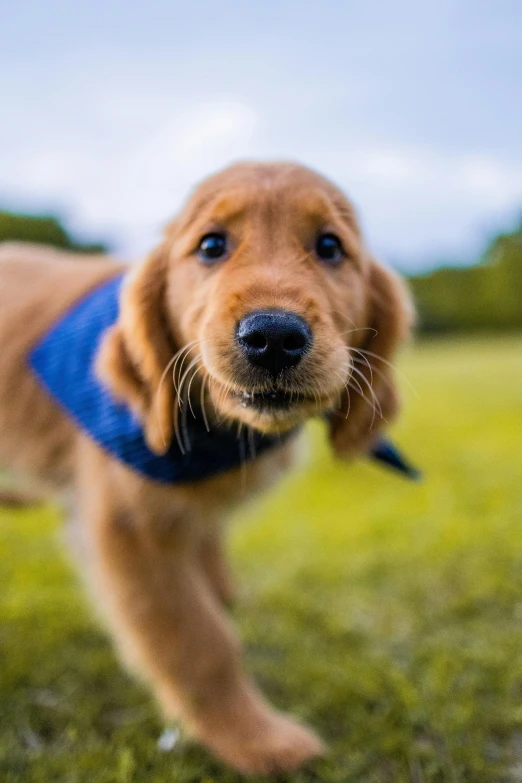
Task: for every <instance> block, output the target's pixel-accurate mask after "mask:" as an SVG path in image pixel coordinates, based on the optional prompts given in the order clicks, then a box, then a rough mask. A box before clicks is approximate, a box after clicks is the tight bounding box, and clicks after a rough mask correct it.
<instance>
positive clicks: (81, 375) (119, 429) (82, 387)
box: [30, 276, 288, 484]
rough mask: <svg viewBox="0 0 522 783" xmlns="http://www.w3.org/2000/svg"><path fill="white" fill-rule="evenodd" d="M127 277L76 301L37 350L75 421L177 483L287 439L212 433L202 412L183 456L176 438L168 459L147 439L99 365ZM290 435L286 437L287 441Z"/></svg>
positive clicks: (39, 363)
mask: <svg viewBox="0 0 522 783" xmlns="http://www.w3.org/2000/svg"><path fill="white" fill-rule="evenodd" d="M121 284H122V277H121V276H120V277H117V278H114V279H112V280H110V281H109V282H107V283H104V284H103V285H101V286H100V287H98V288H96V289H95V290H94V291H91V292H90V293H89V294H87V296H85V297H84V298H82V299H81V300H80V301H78V302H76V303H75V304H74V305H73V307H72V308H71V309H70V310H69V311H68V312H67V313H66V314H65V315H63V316H62V317H61V318H60V320H59V321H58V322H57V323H56V324H55V325H54V326H53V327H52V328H51V329H50V331H49V332H48V333H47V334H46V335H45V336H44V337H43V339H42V340H41V341H40V343H39V344H38V345H37V346H36V348H34V349H33V351H32V353H31V356H30V365H31V367H32V369H33V371H34V372H35V373H36V375H37V377H38V378H39V380H40V382H41V383H42V385H43V386H44V387H45V389H47V391H48V392H49V393H50V394H51V395H52V397H53V398H54V399H55V401H56V402H58V403H59V405H60V406H61V407H62V408H63V409H64V410H65V411H66V412H67V413H68V414H69V416H70V417H71V418H72V419H73V420H74V421H75V422H76V424H77V425H78V426H79V427H80V429H82V430H83V431H84V432H86V433H87V434H88V435H90V437H91V438H92V439H93V440H94V441H95V442H96V443H97V444H98V445H99V446H101V447H102V448H103V449H104V450H105V451H107V452H108V453H109V454H111V455H112V456H114V457H116V458H117V459H119V460H121V461H122V462H124V463H125V464H126V465H128V466H129V467H131V468H134V470H137V471H138V472H139V473H141V474H142V475H144V476H147V477H148V478H151V479H154V480H156V481H161V482H166V483H169V484H177V483H181V482H191V481H198V480H200V479H204V478H207V477H209V476H213V475H216V474H218V473H223V472H225V471H227V470H230V469H231V468H235V467H238V466H239V465H240V464H241V463H242V462H245V461H247V462H248V461H249V460H251V459H253V458H254V457H255V456H256V455H258V454H261V453H263V452H264V451H266V450H267V449H269V448H273V447H274V446H276V445H278V444H279V443H281V441H282V440H284V439H285V436H283V437H282V438H279V437H272V436H270V437H269V436H265V435H261V434H259V433H254V434H253V435H251V436H250V438H249V439H248V441H247V439H246V438H245V437H244V436H243V437H238V436H237V433H236V432H235V431H234V430H230V429H225V428H223V427H220V428H217V427H214V426H213V427H212V428H211V430H210V432H207V429H206V426H205V422H204V419H203V416H202V413H201V411H198V410H197V409H196V411H195V413H196V418H193V416H192V414H191V413H189V415H188V416H187V426H186V430H185V433H184V435H185V437H184V440H185V441H186V442H187V444H190V450H187V451H186V453H185V454H183V453H182V452H181V449H180V447H179V445H178V443H177V441H174V442H173V443H172V445H171V447H170V449H169V451H168V452H167V453H166V454H164V455H157V454H154V453H153V452H152V451H151V450H150V449H149V447H148V446H147V444H146V442H145V438H144V436H143V430H142V426H141V424H140V422H139V421H138V419H137V418H136V416H135V415H134V414H133V413H132V411H131V410H130V408H129V407H128V406H127V405H125V404H122V403H120V402H118V401H117V400H115V399H114V397H113V396H112V394H111V393H110V391H109V390H108V389H107V388H106V387H105V386H104V385H103V384H102V383H101V382H100V381H99V380H98V378H97V376H96V373H95V369H94V364H95V359H96V354H97V351H98V348H99V346H100V343H101V340H102V338H103V335H104V333H105V331H106V330H107V329H108V328H109V327H110V326H112V325H113V324H114V323H115V321H116V320H117V318H118V313H119V294H120V289H121ZM287 437H288V436H287Z"/></svg>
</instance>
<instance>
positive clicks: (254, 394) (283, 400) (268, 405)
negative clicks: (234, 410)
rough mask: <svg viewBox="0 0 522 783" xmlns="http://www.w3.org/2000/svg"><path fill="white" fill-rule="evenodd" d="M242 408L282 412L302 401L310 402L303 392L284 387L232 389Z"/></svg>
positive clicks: (233, 395)
mask: <svg viewBox="0 0 522 783" xmlns="http://www.w3.org/2000/svg"><path fill="white" fill-rule="evenodd" d="M230 396H231V397H233V398H234V399H236V400H237V401H238V402H239V404H240V405H241V407H242V408H251V409H253V410H255V411H257V412H258V413H274V414H277V413H283V412H285V411H288V410H290V409H292V408H294V407H296V406H298V405H302V404H303V403H307V402H312V399H311V398H310V397H308V396H307V395H305V394H302V393H300V392H295V391H286V390H284V389H271V390H265V391H232V392H230Z"/></svg>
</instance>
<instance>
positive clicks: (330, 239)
mask: <svg viewBox="0 0 522 783" xmlns="http://www.w3.org/2000/svg"><path fill="white" fill-rule="evenodd" d="M315 252H316V255H317V257H318V258H320V259H321V261H327V262H328V263H329V264H337V263H339V261H340V260H341V259H342V257H343V256H344V250H343V246H342V244H341V240H340V239H339V238H338V237H336V236H335V234H321V235H320V236H319V237H317V242H316V243H315Z"/></svg>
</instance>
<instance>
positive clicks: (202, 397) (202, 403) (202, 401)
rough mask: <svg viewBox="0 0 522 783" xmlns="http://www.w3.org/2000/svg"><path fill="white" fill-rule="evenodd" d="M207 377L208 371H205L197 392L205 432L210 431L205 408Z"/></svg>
mask: <svg viewBox="0 0 522 783" xmlns="http://www.w3.org/2000/svg"><path fill="white" fill-rule="evenodd" d="M208 377H209V375H208V372H206V373H205V375H204V376H203V380H202V381H201V389H200V392H199V405H200V407H201V413H202V414H203V421H204V422H205V428H206V430H207V432H210V426H209V423H208V416H207V410H206V406H205V385H206V383H207V380H208Z"/></svg>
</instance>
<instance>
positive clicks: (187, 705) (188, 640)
mask: <svg viewBox="0 0 522 783" xmlns="http://www.w3.org/2000/svg"><path fill="white" fill-rule="evenodd" d="M217 227H219V228H220V230H226V231H227V232H228V233H229V234H230V237H231V242H232V250H231V253H230V255H229V257H228V258H227V259H226V260H224V261H223V262H222V263H221V264H218V265H216V266H214V267H212V268H205V266H204V265H203V264H201V263H200V262H199V261H198V258H197V254H196V248H197V244H198V241H199V239H200V238H201V236H202V235H203V234H204V233H206V232H208V231H212V230H216V228H217ZM319 230H324V231H330V232H335V233H337V234H338V236H339V237H340V239H341V240H342V242H343V245H344V247H345V250H346V253H347V258H346V259H345V260H344V261H343V264H342V265H341V266H339V267H338V268H335V269H333V268H327V266H326V265H325V264H324V263H322V262H321V261H319V260H318V259H317V258H315V257H314V253H313V242H314V238H315V236H316V234H317V232H318V231H319ZM122 269H123V267H122V266H121V265H119V264H117V263H115V262H113V261H111V260H110V259H102V260H100V259H96V258H79V257H78V256H74V257H72V256H68V255H67V254H65V253H61V252H58V251H53V250H48V249H43V248H38V247H34V246H29V245H26V246H23V245H3V246H0V364H1V370H2V371H1V373H0V464H2V465H5V466H6V467H9V468H11V469H12V470H13V471H15V472H18V473H20V474H21V475H25V476H28V477H29V478H31V479H32V480H33V482H35V483H38V485H40V486H42V487H43V488H50V489H51V490H55V491H58V492H60V491H67V493H68V494H69V495H70V494H71V493H72V494H73V497H74V504H75V515H76V516H77V518H78V520H79V523H80V525H81V531H82V536H83V540H84V544H85V552H86V553H87V554H86V567H87V569H88V571H89V573H90V577H91V584H92V585H93V589H94V591H95V593H96V594H97V596H98V600H99V606H100V608H101V609H102V611H103V612H104V614H105V616H106V620H107V623H108V626H109V627H110V628H111V630H112V633H113V635H114V638H115V641H116V644H117V646H118V648H119V650H120V652H121V655H122V657H123V658H124V659H125V660H126V661H127V663H128V665H129V666H130V667H131V668H132V669H134V670H135V671H136V672H138V673H139V675H140V676H141V677H143V678H144V679H145V680H146V681H147V682H149V683H150V685H151V687H152V689H153V691H154V693H155V695H156V697H157V699H158V700H159V702H160V704H161V706H162V709H163V711H164V714H165V715H166V716H168V717H171V718H176V719H181V720H183V721H184V723H185V725H186V726H187V727H188V728H189V729H190V731H191V732H192V733H193V735H194V736H195V737H197V738H198V739H199V740H200V741H201V742H203V743H204V744H205V745H206V746H207V747H208V748H210V749H211V750H212V751H213V752H214V753H215V754H216V755H217V756H218V757H219V758H221V759H222V760H224V761H225V762H226V763H228V764H230V765H232V766H234V767H236V768H237V769H238V770H241V771H243V772H247V773H253V772H261V773H276V772H279V771H284V770H292V769H296V768H298V767H300V766H301V765H302V764H304V763H305V762H306V761H307V760H309V759H311V758H312V757H314V756H316V755H318V754H320V753H321V752H322V750H323V746H322V744H321V742H320V741H319V739H318V738H317V737H316V736H315V735H314V734H313V733H312V732H311V731H310V730H308V729H307V728H305V727H303V726H301V725H299V724H298V723H296V722H295V721H292V720H290V719H289V718H287V717H285V716H283V715H280V714H278V713H276V712H274V711H273V710H272V708H271V707H270V706H269V705H268V704H267V703H266V702H265V700H264V699H263V697H262V696H261V694H260V693H259V691H258V690H257V689H256V687H255V685H254V684H253V683H252V682H251V681H250V679H249V678H248V676H247V675H246V674H245V673H244V672H243V670H242V665H241V653H240V646H239V642H238V640H237V638H236V636H235V633H234V630H233V628H232V627H231V625H230V623H229V621H228V619H227V617H226V615H225V614H224V613H223V610H222V604H223V603H228V602H229V601H230V599H231V597H232V592H233V587H232V583H231V579H230V575H229V573H228V568H227V566H226V563H225V559H224V555H223V543H222V527H223V524H224V522H225V520H226V516H227V514H228V512H229V510H230V509H231V508H232V507H233V506H235V505H236V504H237V503H238V502H241V500H242V499H243V498H244V497H245V495H248V494H249V493H252V492H257V491H259V490H261V489H263V488H265V487H267V486H269V485H270V484H271V483H272V482H273V481H275V480H276V479H277V478H278V477H279V476H280V475H281V474H282V472H284V470H285V469H286V468H287V466H288V465H289V464H290V462H291V458H292V451H293V446H292V443H287V444H286V445H283V446H280V447H278V448H276V449H274V450H272V451H271V452H269V453H268V454H266V455H264V456H262V457H261V458H259V459H257V460H256V461H255V462H254V463H252V464H251V465H249V466H248V467H247V468H246V470H241V469H237V470H232V471H229V472H228V473H226V474H223V475H219V476H216V477H214V478H211V479H207V480H205V481H201V482H198V483H196V484H185V485H176V486H166V485H161V484H157V483H155V482H152V481H150V480H147V479H145V478H143V477H141V476H139V475H138V474H136V473H135V472H133V471H131V470H130V469H128V468H127V467H125V466H124V465H123V464H121V463H119V462H117V461H115V460H114V459H113V458H111V457H110V456H109V455H108V454H106V453H105V452H103V451H102V450H100V449H99V448H98V447H97V446H95V445H94V443H93V442H92V441H91V440H90V439H89V438H88V437H86V436H85V435H83V434H82V433H80V432H79V431H78V430H77V429H76V428H75V426H74V425H73V424H72V423H71V421H70V420H69V419H68V418H67V416H66V415H65V414H64V413H62V412H61V411H60V409H59V408H58V407H57V406H56V405H55V404H54V403H53V401H52V400H51V399H49V398H48V397H47V395H46V393H45V392H44V391H43V390H42V389H41V387H40V386H39V385H38V383H37V381H36V380H35V379H34V378H33V376H32V374H31V372H30V370H29V368H28V365H27V355H28V353H29V351H30V349H31V347H32V346H33V345H34V343H35V342H36V341H37V339H38V338H39V336H40V335H42V334H43V333H44V332H45V331H46V329H48V328H49V327H50V326H51V325H52V324H53V322H54V321H55V320H56V319H57V317H58V316H59V315H60V314H61V313H62V312H64V311H65V310H66V309H67V307H68V306H69V305H70V304H71V303H73V302H74V301H75V300H76V299H77V298H78V297H79V296H81V295H82V294H83V293H85V292H86V291H88V290H90V289H92V288H93V287H95V286H96V285H97V284H99V283H100V282H101V281H103V280H105V279H109V278H110V277H111V276H114V275H116V274H119V273H120V271H121V270H122ZM266 307H283V308H286V309H290V310H293V311H295V312H297V313H298V314H300V315H301V316H302V317H304V318H305V319H306V320H307V321H308V323H309V324H310V326H311V328H312V330H313V332H314V345H313V350H311V351H310V355H309V356H307V357H306V359H304V360H303V361H302V363H301V364H300V365H299V367H300V369H299V371H298V372H296V373H295V374H294V376H293V377H294V380H293V383H294V384H295V386H296V390H299V391H303V392H305V393H306V394H305V395H304V397H303V398H302V399H301V400H300V401H298V402H296V404H295V405H294V406H292V407H291V409H289V411H288V412H287V413H285V414H284V415H283V414H281V415H278V416H272V417H271V416H270V415H268V414H266V413H263V414H255V413H254V412H252V411H249V410H246V409H244V408H242V407H241V406H240V405H239V404H238V401H237V397H236V396H234V394H230V391H231V390H232V391H234V390H235V391H237V390H238V389H243V388H245V385H244V376H245V372H246V371H245V370H244V368H243V367H242V365H241V357H240V356H239V355H238V353H237V346H236V344H235V341H234V328H235V324H236V323H237V321H238V319H239V318H240V317H242V315H244V314H245V313H247V312H249V311H251V310H254V309H262V308H266ZM410 321H411V312H410V307H409V303H408V298H407V296H406V294H405V292H404V290H403V287H402V285H401V283H400V282H399V281H398V280H397V278H396V277H395V276H394V275H392V274H391V273H390V272H388V271H386V270H385V269H384V268H383V267H381V266H380V265H379V264H378V263H377V262H376V261H374V260H373V259H372V258H371V257H370V256H369V254H368V253H367V251H366V249H365V247H364V243H363V241H362V238H361V235H360V231H359V228H358V225H357V221H356V218H355V215H354V211H353V209H352V207H351V205H350V204H349V202H348V201H347V200H346V199H345V197H344V196H343V195H342V194H341V193H340V192H339V191H338V190H337V189H336V188H335V187H334V186H333V185H331V184H330V183H329V182H328V181H326V180H324V179H323V178H321V177H319V176H318V175H317V174H315V173H314V172H311V171H309V170H307V169H304V168H302V167H299V166H296V165H293V164H241V165H237V166H234V167H231V168H230V169H227V170H226V171H224V172H221V173H220V174H218V175H215V176H214V177H211V178H209V179H208V180H207V181H206V182H205V183H203V185H201V186H200V187H199V188H198V189H197V190H196V192H195V193H194V194H193V196H192V197H191V199H189V201H188V203H187V206H186V207H185V208H184V210H182V212H181V214H180V215H179V216H178V217H177V219H176V220H175V221H174V222H173V223H172V224H171V226H170V227H169V228H168V229H167V232H166V234H165V237H164V240H163V242H162V243H161V245H160V247H158V248H157V249H156V250H155V251H154V252H153V253H151V255H150V256H149V257H148V258H147V259H145V261H144V262H143V263H141V264H139V265H137V266H136V267H135V268H133V269H132V271H130V272H129V273H128V274H127V281H126V284H125V287H124V292H123V294H122V302H121V315H120V319H119V321H118V323H117V324H116V325H115V326H114V327H113V328H112V329H111V330H109V332H108V333H107V335H106V338H105V341H104V344H103V346H102V349H101V352H100V355H99V361H98V367H99V372H100V374H101V376H102V378H103V379H104V380H105V382H106V383H107V384H108V385H109V386H110V387H111V388H112V390H113V393H114V394H115V395H116V396H117V397H118V398H121V399H123V400H125V401H126V402H127V404H129V405H130V406H131V407H132V408H133V409H134V410H135V411H136V412H137V414H138V415H139V416H140V418H141V420H142V422H143V426H144V431H145V434H146V437H147V440H148V443H149V445H150V448H151V449H152V450H154V451H155V452H157V453H161V452H163V451H165V449H166V448H167V447H168V445H169V444H170V443H171V441H172V440H173V438H174V437H175V435H176V418H177V416H178V415H179V405H178V398H177V394H176V389H175V388H174V385H173V383H172V380H171V378H170V376H168V375H167V376H166V377H164V371H165V368H166V367H167V365H168V364H169V361H170V360H171V358H172V357H173V356H174V355H175V353H176V351H177V350H178V349H179V348H181V347H182V346H184V345H187V344H189V343H190V342H191V341H194V343H193V344H192V348H189V349H188V350H187V364H188V363H189V362H190V361H193V362H194V364H193V367H194V373H195V374H194V378H193V384H194V385H193V388H194V390H196V389H197V395H198V399H199V394H200V393H201V392H202V393H204V395H205V398H206V401H207V405H208V408H209V411H210V413H209V415H210V418H211V420H212V422H213V423H215V419H216V417H218V418H219V417H223V418H224V419H226V420H229V421H231V422H236V423H240V424H242V425H243V426H245V427H253V428H255V429H258V430H260V431H263V432H274V431H284V430H286V429H289V428H291V427H293V426H295V425H296V424H298V423H300V422H302V421H304V420H305V419H307V418H309V417H310V416H312V415H317V414H320V413H324V412H327V411H329V416H330V429H331V442H332V446H333V448H334V449H335V450H336V452H337V453H338V454H339V455H341V456H349V455H350V456H351V455H353V454H356V453H358V452H361V451H363V450H364V449H366V448H367V447H368V446H369V444H370V443H371V440H372V438H373V437H375V435H376V433H377V432H378V430H379V428H381V427H382V425H383V419H382V418H381V416H380V413H382V415H383V416H384V417H385V419H389V418H392V417H393V416H394V415H395V413H396V410H397V395H396V391H395V385H394V379H393V373H392V372H391V370H390V365H389V364H388V362H389V360H390V359H391V358H392V357H393V354H394V352H395V350H396V348H397V346H398V344H399V343H400V341H401V340H403V339H404V337H405V336H406V334H407V332H408V329H409V324H410ZM357 349H361V350H363V351H365V352H366V353H363V354H358V353H356V350H357ZM192 351H194V352H193V353H192ZM357 357H359V361H358V363H357V365H355V364H352V366H357V368H358V370H359V372H360V373H361V375H358V376H357V377H358V378H359V380H360V383H361V388H362V390H363V392H364V391H366V394H363V393H361V394H360V393H358V392H357V390H356V389H355V390H354V388H353V386H352V389H351V390H350V387H349V386H346V384H347V383H350V382H351V381H350V362H351V361H352V359H354V358H357ZM362 357H366V358H364V359H363V358H362ZM301 365H302V366H301ZM174 369H175V370H176V365H175V368H174ZM177 371H178V374H177V375H176V372H175V373H174V375H175V379H176V382H177V383H178V384H179V381H180V380H181V379H180V376H179V373H181V372H185V368H183V370H181V369H180V368H179V367H178V368H177ZM353 377H355V376H353ZM363 378H365V379H366V381H364V380H363ZM203 379H204V380H205V383H206V386H205V385H203V389H202V388H201V385H202V383H203ZM369 386H372V389H373V394H375V397H376V400H377V406H378V408H380V411H378V412H377V414H376V413H375V411H374V409H373V408H374V406H373V405H371V404H369V402H368V400H369V397H370V394H371V393H372V392H370V390H369ZM292 390H293V387H292ZM365 398H366V399H365ZM185 406H186V402H185Z"/></svg>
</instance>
